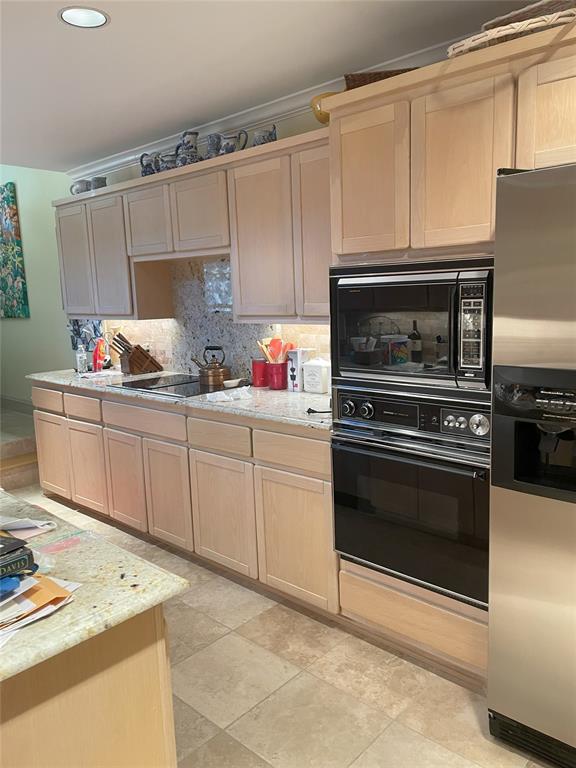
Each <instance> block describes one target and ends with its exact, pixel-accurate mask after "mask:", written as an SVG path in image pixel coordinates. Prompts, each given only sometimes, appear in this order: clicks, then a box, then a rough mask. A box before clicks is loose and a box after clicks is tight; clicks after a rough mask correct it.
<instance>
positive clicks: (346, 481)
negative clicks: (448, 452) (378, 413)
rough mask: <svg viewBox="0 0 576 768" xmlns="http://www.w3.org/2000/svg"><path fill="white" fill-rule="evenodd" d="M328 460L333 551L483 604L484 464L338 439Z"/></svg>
mask: <svg viewBox="0 0 576 768" xmlns="http://www.w3.org/2000/svg"><path fill="white" fill-rule="evenodd" d="M332 460H333V470H334V474H333V483H334V515H335V542H336V550H337V551H338V552H340V553H341V554H342V555H344V556H348V557H350V558H351V559H353V560H356V561H359V562H362V563H365V564H368V565H373V566H376V567H377V568H379V569H381V570H383V571H386V572H387V573H390V574H391V575H393V576H397V577H399V578H401V579H405V580H407V581H411V582H413V583H416V584H419V585H421V586H425V587H429V588H431V589H433V590H435V591H437V592H441V593H444V594H448V595H450V596H452V597H455V598H458V599H460V600H464V601H465V602H469V603H472V604H474V605H479V606H481V607H485V606H486V605H487V603H488V520H489V485H490V483H489V473H488V470H487V469H485V468H483V467H475V466H470V465H468V464H466V465H462V464H458V463H452V462H450V461H448V460H445V459H441V460H438V459H429V458H427V457H426V458H425V457H422V456H421V455H418V454H412V453H409V454H403V453H395V452H394V451H393V450H388V449H386V448H380V447H372V446H370V447H366V446H358V445H354V444H350V443H348V442H346V441H345V440H338V439H335V440H334V441H333V443H332Z"/></svg>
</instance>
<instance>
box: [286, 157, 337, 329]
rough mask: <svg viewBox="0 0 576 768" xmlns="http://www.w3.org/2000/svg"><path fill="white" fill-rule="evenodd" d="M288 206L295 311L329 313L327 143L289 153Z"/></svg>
mask: <svg viewBox="0 0 576 768" xmlns="http://www.w3.org/2000/svg"><path fill="white" fill-rule="evenodd" d="M292 208H293V229H294V267H295V270H294V273H295V278H296V312H297V313H298V314H299V315H300V316H307V317H325V318H328V316H329V315H330V297H329V281H328V269H329V267H330V264H331V263H332V244H331V240H330V161H329V158H328V146H324V147H316V148H315V149H307V150H304V151H303V152H296V153H295V154H294V155H292Z"/></svg>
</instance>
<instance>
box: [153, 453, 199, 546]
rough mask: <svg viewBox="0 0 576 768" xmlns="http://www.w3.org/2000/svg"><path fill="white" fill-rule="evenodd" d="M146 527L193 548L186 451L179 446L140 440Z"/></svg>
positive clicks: (169, 539) (165, 539) (173, 542)
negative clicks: (146, 517) (144, 487)
mask: <svg viewBox="0 0 576 768" xmlns="http://www.w3.org/2000/svg"><path fill="white" fill-rule="evenodd" d="M142 447H143V449H144V476H145V480H146V483H145V485H146V507H147V509H148V530H149V531H150V533H151V534H152V535H153V536H157V537H158V538H159V539H164V541H168V542H169V543H170V544H176V545H177V546H178V547H182V548H183V549H188V550H190V551H192V550H193V549H194V540H193V537H192V508H191V504H190V479H189V472H188V451H187V449H186V448H185V447H184V446H182V445H171V444H170V443H163V442H161V441H160V440H149V439H148V438H144V439H143V440H142Z"/></svg>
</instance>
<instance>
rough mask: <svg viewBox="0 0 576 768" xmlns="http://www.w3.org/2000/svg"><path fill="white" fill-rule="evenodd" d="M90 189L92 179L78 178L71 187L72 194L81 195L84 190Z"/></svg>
mask: <svg viewBox="0 0 576 768" xmlns="http://www.w3.org/2000/svg"><path fill="white" fill-rule="evenodd" d="M89 191H90V179H78V181H75V182H74V184H72V186H71V187H70V194H71V195H81V194H82V193H83V192H89Z"/></svg>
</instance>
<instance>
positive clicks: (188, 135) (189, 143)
mask: <svg viewBox="0 0 576 768" xmlns="http://www.w3.org/2000/svg"><path fill="white" fill-rule="evenodd" d="M203 159H204V158H203V157H202V155H201V154H200V152H199V151H198V131H184V133H183V134H182V141H181V142H180V144H178V146H177V147H176V165H189V164H191V163H197V162H199V161H200V160H203Z"/></svg>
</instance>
